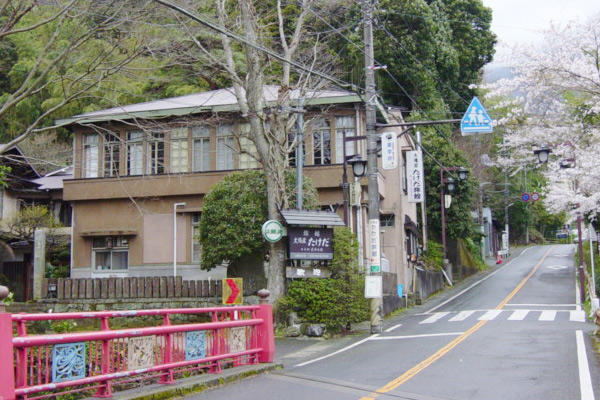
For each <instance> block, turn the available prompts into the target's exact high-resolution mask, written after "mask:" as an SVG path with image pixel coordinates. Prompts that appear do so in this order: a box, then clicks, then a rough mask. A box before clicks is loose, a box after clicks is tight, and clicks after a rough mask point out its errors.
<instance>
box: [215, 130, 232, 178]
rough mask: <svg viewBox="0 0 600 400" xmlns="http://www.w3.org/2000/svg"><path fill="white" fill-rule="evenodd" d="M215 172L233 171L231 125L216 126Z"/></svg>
mask: <svg viewBox="0 0 600 400" xmlns="http://www.w3.org/2000/svg"><path fill="white" fill-rule="evenodd" d="M216 139H217V171H229V170H233V169H235V149H234V135H233V124H221V125H217V132H216Z"/></svg>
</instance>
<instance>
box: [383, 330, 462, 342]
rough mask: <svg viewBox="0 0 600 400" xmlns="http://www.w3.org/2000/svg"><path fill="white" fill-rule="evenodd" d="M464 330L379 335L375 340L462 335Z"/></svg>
mask: <svg viewBox="0 0 600 400" xmlns="http://www.w3.org/2000/svg"><path fill="white" fill-rule="evenodd" d="M463 333H464V332H449V333H428V334H424V335H406V336H379V337H376V338H373V340H398V339H420V338H429V337H439V336H460V335H462V334H463Z"/></svg>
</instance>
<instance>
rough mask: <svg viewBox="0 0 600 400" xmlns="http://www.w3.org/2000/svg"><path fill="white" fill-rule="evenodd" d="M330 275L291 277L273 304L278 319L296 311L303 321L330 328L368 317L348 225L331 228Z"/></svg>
mask: <svg viewBox="0 0 600 400" xmlns="http://www.w3.org/2000/svg"><path fill="white" fill-rule="evenodd" d="M331 271H332V275H331V278H327V279H316V278H313V279H306V280H294V281H292V282H291V283H290V284H289V286H288V291H287V294H286V296H285V297H284V298H282V299H280V301H279V302H278V304H277V311H276V312H277V316H278V318H279V319H280V320H281V319H282V318H285V315H287V313H288V312H290V311H296V312H297V313H298V316H299V317H300V318H302V319H303V320H305V321H309V322H314V323H321V324H325V325H326V326H327V329H329V330H330V331H334V332H336V331H339V330H340V329H342V328H344V327H346V326H348V325H350V324H352V323H357V322H362V321H364V320H366V319H367V318H368V315H369V313H368V302H367V300H366V299H365V298H364V277H363V276H362V275H361V274H360V271H359V265H358V243H357V241H356V239H355V238H354V236H353V235H352V232H350V230H349V229H348V228H335V230H334V233H333V260H332V263H331Z"/></svg>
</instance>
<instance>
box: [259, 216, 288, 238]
mask: <svg viewBox="0 0 600 400" xmlns="http://www.w3.org/2000/svg"><path fill="white" fill-rule="evenodd" d="M262 235H263V237H264V238H265V239H267V240H268V241H269V242H278V241H279V240H280V239H281V238H282V237H283V226H281V224H280V223H279V221H275V220H268V221H267V222H265V223H264V224H263V226H262Z"/></svg>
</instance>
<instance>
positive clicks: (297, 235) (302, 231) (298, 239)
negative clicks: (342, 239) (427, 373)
mask: <svg viewBox="0 0 600 400" xmlns="http://www.w3.org/2000/svg"><path fill="white" fill-rule="evenodd" d="M288 238H289V246H288V248H289V250H290V260H331V259H333V247H332V243H331V242H332V239H333V229H331V228H292V227H288Z"/></svg>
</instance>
